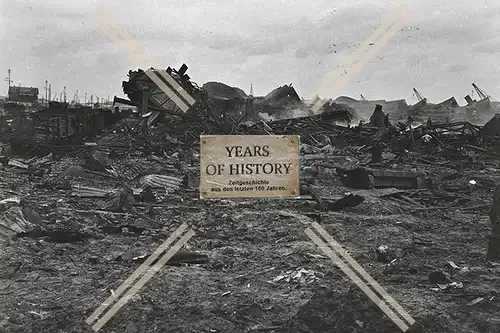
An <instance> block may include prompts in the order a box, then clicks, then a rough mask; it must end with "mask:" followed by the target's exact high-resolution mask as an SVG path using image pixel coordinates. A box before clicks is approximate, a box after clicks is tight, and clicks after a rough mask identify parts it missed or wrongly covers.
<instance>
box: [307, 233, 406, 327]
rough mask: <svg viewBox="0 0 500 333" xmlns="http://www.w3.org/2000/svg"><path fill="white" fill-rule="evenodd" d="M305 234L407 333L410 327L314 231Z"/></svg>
mask: <svg viewBox="0 0 500 333" xmlns="http://www.w3.org/2000/svg"><path fill="white" fill-rule="evenodd" d="M305 233H306V234H307V236H309V238H311V240H312V241H313V242H314V243H315V244H316V245H318V246H319V247H320V248H321V250H322V251H323V252H324V253H325V254H326V255H327V256H328V257H329V258H330V259H331V260H332V261H333V262H334V263H335V264H336V265H337V266H338V267H339V268H340V269H341V270H342V272H344V274H345V275H347V276H348V277H349V279H351V281H352V282H354V284H356V285H357V286H358V287H359V288H360V289H361V290H362V291H363V292H364V293H365V294H366V296H368V297H369V298H370V299H371V300H372V301H373V303H375V304H376V305H377V306H378V307H379V308H380V310H382V311H383V312H384V313H385V314H386V315H387V317H389V318H390V319H391V320H392V321H393V322H394V323H395V324H396V325H397V326H398V327H399V328H400V329H401V330H402V331H403V332H406V331H407V330H408V329H409V327H408V325H406V324H405V323H404V322H403V321H402V320H401V318H399V317H398V316H397V315H396V314H395V313H394V311H392V310H391V309H390V308H389V307H388V306H387V305H386V304H385V303H384V301H382V300H381V299H380V298H379V297H378V296H377V295H376V294H375V293H374V292H373V291H371V289H370V288H369V287H368V286H367V285H366V284H365V283H364V282H363V281H362V280H361V279H359V278H358V276H357V275H356V273H354V271H353V270H352V269H350V268H349V267H348V266H347V265H346V264H345V263H344V262H343V261H342V260H340V258H339V257H338V256H337V255H336V254H335V253H334V252H333V251H332V250H331V249H329V248H328V245H327V244H326V243H324V242H323V241H322V240H321V239H319V237H318V236H316V234H315V233H314V232H313V231H312V229H310V228H307V229H306V230H305Z"/></svg>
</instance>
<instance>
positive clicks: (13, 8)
mask: <svg viewBox="0 0 500 333" xmlns="http://www.w3.org/2000/svg"><path fill="white" fill-rule="evenodd" d="M401 3H406V4H407V5H408V6H409V9H408V12H409V14H410V15H409V19H408V20H407V21H406V22H405V24H404V25H403V27H402V29H401V30H400V31H398V32H397V34H396V35H395V36H394V37H393V38H392V39H391V40H390V41H389V43H388V44H387V45H386V46H385V47H384V48H383V49H382V50H381V52H380V53H379V54H378V55H377V56H376V57H374V58H373V59H372V60H371V61H370V62H369V63H367V64H366V65H365V66H364V67H363V68H362V69H361V70H360V71H359V72H358V73H357V74H355V75H354V76H352V77H351V78H350V80H349V81H348V82H347V83H346V84H345V85H344V86H343V87H342V88H341V89H339V90H338V91H337V92H336V93H335V96H328V97H334V98H335V97H337V96H340V95H348V96H352V97H354V98H359V95H360V94H363V95H364V96H365V97H366V98H367V99H387V100H389V99H399V98H405V99H406V100H407V102H408V103H415V99H414V97H413V94H412V88H413V87H416V88H417V89H418V90H419V91H420V92H421V93H422V94H423V95H424V96H426V97H427V98H428V99H429V100H431V101H434V102H437V101H441V100H444V99H447V98H449V97H451V96H455V97H456V98H457V100H458V101H459V103H460V104H465V103H464V100H463V96H465V95H466V94H470V93H471V91H472V87H471V83H472V82H475V83H476V84H477V85H478V86H479V87H481V88H482V89H483V90H485V91H486V92H487V93H488V94H490V95H491V96H492V97H493V98H494V99H496V100H499V99H500V1H498V0H491V1H487V0H440V1H430V0H412V1H402V0H366V1H361V0H345V1H339V0H329V1H327V0H321V1H313V0H294V1H278V0H245V1H243V0H240V1H236V0H232V1H230V0H210V1H208V0H206V1H196V0H179V1H170V0H158V1H153V0H126V1H125V0H105V1H97V0H91V1H87V0H78V1H74V0H50V1H49V0H0V25H1V26H0V39H1V44H2V48H1V50H0V71H1V72H2V75H3V76H2V78H4V77H6V76H7V69H9V68H10V69H11V70H12V80H13V81H14V83H15V84H16V85H17V84H19V83H21V84H22V85H27V86H37V87H38V88H39V89H40V90H41V88H42V87H43V85H44V82H45V80H49V82H50V83H52V91H53V93H59V92H61V91H62V89H63V86H64V85H66V86H67V92H68V98H69V99H70V98H71V97H72V95H73V93H74V92H75V90H76V89H78V90H79V95H80V99H81V100H83V96H84V93H85V92H86V93H88V95H89V96H90V94H93V95H94V96H96V95H97V96H99V97H103V98H107V96H108V95H110V96H111V98H112V97H113V96H114V95H118V96H123V92H122V89H121V81H123V80H126V79H127V76H126V75H127V72H128V70H129V69H131V68H136V67H134V65H133V63H132V62H131V61H130V60H129V58H128V57H127V55H126V54H125V53H124V52H122V51H121V50H120V49H119V48H118V47H117V46H116V45H115V43H114V42H113V41H112V40H111V39H110V38H109V37H108V36H107V35H106V34H105V33H103V32H102V31H101V30H100V29H99V27H98V26H97V24H96V23H95V22H94V21H92V20H91V19H90V18H89V13H90V12H91V11H93V10H94V9H95V8H97V6H99V5H103V6H104V8H105V10H106V12H107V14H109V15H110V17H112V18H114V19H116V20H117V21H119V22H120V23H121V24H122V25H123V27H124V28H125V29H126V30H127V31H128V32H129V33H130V34H131V35H132V36H134V37H135V38H136V40H137V41H139V43H140V44H141V45H142V46H143V47H145V48H146V49H147V50H148V51H149V52H151V54H152V55H153V56H154V57H155V58H156V59H157V60H158V61H159V62H160V63H161V64H163V65H164V66H165V68H166V67H167V66H172V67H175V68H178V67H179V66H180V65H181V64H182V63H183V62H185V63H186V64H187V65H188V66H189V70H188V74H189V75H190V76H191V78H192V80H193V81H195V82H196V83H198V84H199V85H200V86H201V85H202V84H203V83H205V82H207V81H220V82H224V83H226V84H229V85H232V86H238V87H240V88H242V89H243V90H245V91H246V92H247V93H248V92H249V87H250V84H253V85H254V94H255V95H264V94H266V93H268V92H269V91H270V90H272V89H273V88H275V87H276V85H283V84H288V83H293V85H294V86H295V88H296V90H297V92H298V93H299V95H300V96H301V97H304V98H309V97H313V96H314V95H315V94H316V91H317V89H318V88H319V85H320V83H321V82H322V80H323V78H324V76H325V75H326V74H328V73H330V72H331V71H333V70H335V69H336V68H338V67H339V66H340V65H342V64H343V63H344V62H345V60H346V58H347V57H348V56H349V55H350V54H352V53H353V52H354V51H355V50H356V48H357V46H358V45H359V44H361V43H362V42H363V41H364V40H365V39H366V38H367V37H368V36H369V35H370V34H371V33H372V32H373V31H374V30H375V29H376V28H377V27H378V26H379V25H380V24H381V23H382V22H384V21H385V20H386V19H387V17H388V16H390V15H391V14H392V13H394V12H395V11H396V5H398V4H401ZM149 65H150V64H143V67H148V66H149ZM3 83H4V85H3V86H2V87H3V89H0V95H6V91H7V83H6V82H3ZM41 91H42V90H41ZM322 97H325V96H322Z"/></svg>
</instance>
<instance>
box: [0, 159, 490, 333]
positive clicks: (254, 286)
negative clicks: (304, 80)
mask: <svg viewBox="0 0 500 333" xmlns="http://www.w3.org/2000/svg"><path fill="white" fill-rule="evenodd" d="M188 160H190V162H186V163H185V164H183V166H182V168H181V169H180V170H179V169H177V170H176V169H175V167H172V166H171V165H170V164H169V163H170V162H169V161H168V160H165V161H164V162H158V161H153V160H148V159H147V158H142V159H141V160H139V161H140V162H138V163H142V164H144V165H146V166H148V167H150V168H153V169H154V168H156V172H157V173H162V174H168V175H173V176H182V175H184V174H186V173H193V172H194V173H195V170H196V168H197V166H196V161H194V160H193V159H192V158H191V159H188ZM118 161H119V160H118ZM78 163H79V162H78V161H77V160H75V159H70V158H65V159H63V160H61V161H57V162H52V163H51V169H50V172H49V173H48V174H46V175H44V176H34V175H28V174H25V173H23V171H22V170H20V169H16V168H10V167H4V168H0V177H1V181H0V200H2V199H5V198H8V197H11V196H13V195H14V194H16V195H18V196H19V197H23V198H26V199H27V201H28V202H29V204H30V205H32V207H34V208H35V209H36V210H38V211H39V212H40V213H41V214H42V216H43V219H44V222H43V224H42V226H43V227H44V228H45V229H46V230H48V231H49V232H48V233H46V234H45V235H35V236H31V237H27V236H25V237H19V238H15V239H11V240H6V239H4V240H2V243H1V245H0V253H1V256H0V332H9V333H11V332H12V333H16V332H23V333H24V332H51V333H52V332H61V333H62V332H65V333H66V332H68V333H69V332H78V333H81V332H93V331H92V329H91V327H90V326H89V325H87V324H86V323H85V320H86V318H87V317H88V316H89V315H90V314H91V313H92V312H93V311H94V310H95V309H96V308H97V307H98V306H99V305H100V304H101V303H102V302H103V301H104V300H105V299H106V298H107V297H108V296H109V295H110V293H111V290H116V289H117V288H118V286H119V285H120V284H121V283H122V282H123V281H124V280H125V279H126V278H127V277H128V276H129V275H130V274H131V273H132V272H133V271H134V270H135V269H136V268H137V267H138V266H139V265H140V261H139V260H134V259H133V258H134V257H137V256H141V255H149V254H151V253H152V252H153V251H154V249H156V247H157V246H158V245H159V244H160V243H161V242H163V241H164V240H165V239H166V238H168V237H169V235H170V234H171V233H172V232H173V231H174V230H175V229H177V228H178V227H179V226H180V225H181V224H182V223H188V224H189V225H190V226H191V227H192V228H193V229H194V230H195V232H196V235H195V236H194V237H193V238H192V239H191V240H190V241H189V242H188V244H187V246H186V249H188V250H196V251H201V252H202V253H205V254H207V255H208V256H209V262H208V263H205V264H199V265H184V266H164V268H163V269H161V271H159V272H158V273H157V274H156V275H155V276H154V277H153V278H152V279H151V280H150V281H149V282H148V283H147V284H146V285H145V286H144V288H143V289H142V290H141V291H140V292H139V293H138V294H137V295H136V296H135V297H134V298H133V299H132V300H131V301H130V302H129V303H128V304H126V305H125V306H124V307H123V308H122V309H121V310H120V311H119V312H118V313H117V314H116V315H115V316H114V317H113V318H112V319H111V320H110V321H109V322H108V323H107V324H106V325H105V326H104V327H103V328H102V329H101V330H100V332H103V333H108V332H109V333H111V332H117V333H118V332H120V333H128V332H134V333H136V332H148V333H150V332H271V333H272V332H275V333H278V332H279V333H284V332H301V333H302V332H303V333H306V332H307V333H320V332H335V333H343V332H346V333H349V332H364V333H365V332H399V331H400V330H399V329H398V328H397V326H396V325H395V324H393V323H392V322H391V321H390V320H389V319H388V318H387V317H385V315H384V314H383V313H382V311H381V310H379V309H378V307H376V306H375V305H374V304H373V303H372V302H371V301H370V300H369V299H368V297H366V296H365V295H364V294H363V293H362V292H361V291H360V290H359V289H358V288H357V287H356V286H355V285H354V284H353V283H352V282H351V281H350V280H349V279H348V278H347V277H346V276H345V275H344V274H343V273H342V272H341V271H340V269H338V268H336V267H335V265H334V264H333V263H332V262H331V261H330V259H328V258H327V257H326V256H325V255H324V254H323V252H322V251H321V250H320V249H319V248H318V247H317V246H316V245H315V244H314V243H313V242H312V241H311V240H310V239H309V238H308V237H307V235H306V234H305V233H304V230H305V229H306V228H307V227H308V226H309V225H310V223H311V222H313V221H317V222H319V223H320V224H321V225H322V226H323V227H324V228H325V229H326V230H327V231H328V232H329V233H330V234H331V235H332V236H333V237H334V238H335V239H336V240H337V241H338V242H339V243H341V244H342V245H343V246H344V247H345V249H346V250H348V251H349V253H350V254H351V255H352V256H353V257H354V259H356V260H357V261H358V263H359V264H360V265H362V266H363V267H364V268H365V269H366V270H367V271H368V273H370V274H371V275H372V276H373V277H374V278H375V280H377V281H378V282H379V283H380V284H381V285H382V286H383V287H384V288H385V289H386V290H387V291H388V293H389V294H390V295H391V296H392V297H394V298H395V299H396V300H397V301H398V302H399V303H400V304H401V306H402V307H403V308H404V309H405V310H406V311H408V312H409V313H410V314H411V315H412V316H413V318H415V320H416V321H417V324H416V325H415V327H414V328H413V329H414V331H415V332H444V333H446V332H453V333H471V332H492V333H494V332H500V313H499V310H500V300H499V298H498V296H496V292H495V291H497V290H499V289H500V266H498V265H493V264H488V263H486V261H485V256H486V247H487V239H488V236H489V233H490V230H491V225H490V222H489V219H488V217H487V210H484V209H483V210H478V211H475V212H473V213H468V214H466V213H464V212H461V211H459V210H458V209H455V208H452V209H437V210H436V209H434V210H417V209H414V208H415V207H414V206H411V205H408V206H404V205H402V204H401V203H396V202H394V201H391V200H387V199H384V198H380V197H378V195H377V192H376V191H364V193H363V195H364V196H365V198H366V200H365V202H363V203H362V204H361V205H359V206H357V207H355V208H349V209H346V210H344V211H342V212H337V213H334V212H320V211H319V210H317V207H315V206H314V205H313V202H311V201H305V200H281V199H277V200H205V201H202V200H200V199H198V193H197V188H196V177H194V180H193V181H192V183H191V185H190V186H189V187H188V188H187V189H180V190H179V191H178V192H177V193H174V194H168V195H167V194H164V195H162V196H159V198H158V207H154V205H153V207H151V206H148V205H143V206H133V207H132V208H131V209H130V210H129V211H128V213H127V214H119V215H118V214H109V213H102V212H88V211H92V210H95V209H98V208H97V204H99V202H100V201H102V199H83V198H77V197H74V196H71V191H70V190H65V189H54V186H55V185H54V184H55V183H57V181H53V182H48V181H47V179H54V180H57V179H59V178H60V177H59V176H58V175H59V174H60V172H61V171H64V170H65V169H66V168H67V167H68V166H70V165H76V164H78ZM189 164H190V165H191V166H189ZM399 167H400V168H406V169H409V168H415V166H411V165H406V166H403V165H400V166H399ZM432 169H433V170H434V171H433V172H436V173H438V172H443V173H446V172H448V173H449V172H451V171H450V170H447V169H445V168H444V167H443V168H441V169H437V167H432ZM483 173H486V174H483V175H482V176H483V177H486V176H489V175H491V174H493V175H494V174H495V173H496V174H497V175H498V173H497V171H495V170H493V169H492V170H490V171H484V172H483ZM332 178H333V177H332V176H331V175H328V174H323V175H322V176H320V177H318V178H317V179H316V185H315V188H316V189H317V190H318V191H319V193H321V195H324V196H328V195H342V194H343V193H344V192H346V191H348V190H347V189H346V188H343V187H341V186H340V185H339V184H338V182H336V181H333V180H332ZM69 181H70V182H71V183H72V184H82V185H87V186H95V187H98V188H113V187H116V186H118V185H119V184H118V183H116V181H115V180H112V179H109V178H103V177H99V176H95V175H92V176H90V177H87V178H82V179H80V178H79V179H72V178H71V179H69ZM457 182H458V183H460V182H464V183H465V185H464V186H465V188H467V186H468V184H467V179H466V178H464V179H461V180H457ZM193 184H194V185H193ZM131 185H134V186H137V183H135V182H133V183H132V184H131ZM56 187H57V186H56ZM470 191H476V190H470ZM490 192H491V190H489V189H479V190H477V193H476V194H475V195H477V196H479V197H481V198H482V199H483V200H484V201H485V202H488V200H489V198H490V197H489V195H490ZM0 208H1V207H0ZM6 208H7V205H6V206H5V207H3V208H2V210H3V209H6ZM85 211H87V212H85ZM103 226H115V227H121V226H127V229H121V230H120V228H114V229H112V228H107V229H103V228H102V227H103ZM134 227H136V228H134ZM55 230H59V231H60V232H61V231H62V232H65V233H64V234H61V233H60V234H59V237H55V236H57V235H56V234H55V233H54V232H53V231H55ZM111 230H112V231H111ZM120 231H121V232H120ZM51 236H52V237H51ZM80 238H81V239H80ZM380 245H387V246H388V248H389V249H390V251H392V252H393V254H394V255H393V256H394V257H395V258H397V260H396V261H395V262H393V263H392V264H390V265H389V264H387V263H382V262H379V261H377V260H376V253H375V249H376V248H377V247H378V246H380ZM449 261H452V262H453V263H455V264H456V265H457V266H458V268H453V267H451V266H450V264H449V263H448V262H449ZM300 268H304V269H306V270H308V272H309V275H308V277H307V278H306V279H304V280H303V281H299V279H293V278H292V279H287V278H286V276H290V274H292V275H293V274H295V273H296V272H297V271H298V270H299V269H300ZM289 271H291V273H287V272H289ZM433 271H442V272H445V273H446V274H448V275H449V279H450V282H461V283H463V288H457V289H453V288H447V289H440V288H439V287H438V286H437V285H436V284H431V283H429V281H428V274H429V273H431V272H433ZM283 273H287V274H288V275H286V276H285V277H283V278H282V279H281V280H278V281H273V279H274V278H276V277H277V276H279V275H280V274H283ZM478 297H482V298H483V300H482V301H481V302H478V303H477V304H474V305H470V304H471V303H469V302H471V301H473V300H475V299H477V298H478ZM468 303H469V305H468Z"/></svg>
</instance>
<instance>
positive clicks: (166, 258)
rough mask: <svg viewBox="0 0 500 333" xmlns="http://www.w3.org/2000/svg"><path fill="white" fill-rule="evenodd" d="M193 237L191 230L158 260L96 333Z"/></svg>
mask: <svg viewBox="0 0 500 333" xmlns="http://www.w3.org/2000/svg"><path fill="white" fill-rule="evenodd" d="M193 236H194V231H193V230H192V229H190V230H189V231H188V232H187V233H186V234H185V235H184V236H182V238H181V239H180V240H179V241H178V242H177V243H176V244H175V245H174V246H173V247H172V248H171V249H170V250H169V251H168V252H167V253H166V254H165V255H163V257H161V259H160V260H158V262H157V263H156V264H155V265H154V266H153V267H151V268H150V269H149V270H148V271H147V273H146V274H144V275H143V277H142V278H141V279H140V280H139V281H137V283H136V284H135V285H133V286H132V287H131V288H130V289H129V291H127V293H126V294H125V295H124V296H123V297H122V298H120V299H119V300H118V302H117V303H116V304H115V305H113V307H111V309H110V310H109V311H108V312H107V313H106V314H105V315H104V316H103V317H102V318H101V319H100V320H99V321H98V322H97V323H96V324H95V325H94V326H92V329H93V330H94V331H96V332H97V331H98V330H99V329H101V327H103V326H104V325H105V324H106V323H107V322H108V320H110V319H111V317H113V316H114V315H115V314H116V313H117V312H118V310H120V309H121V308H122V307H123V306H124V305H125V304H127V302H128V301H129V300H130V299H131V298H132V297H133V296H134V295H135V294H136V293H137V292H138V291H139V290H140V289H141V288H142V287H143V286H144V285H145V284H146V283H147V282H148V281H149V280H150V279H151V278H152V277H153V275H154V274H155V273H156V272H158V271H159V270H160V269H161V268H162V267H163V266H164V265H165V264H166V263H167V261H169V260H170V258H172V257H173V255H174V254H175V253H177V251H179V250H180V249H181V248H182V247H183V246H184V244H186V243H187V242H188V240H189V239H191V237H193Z"/></svg>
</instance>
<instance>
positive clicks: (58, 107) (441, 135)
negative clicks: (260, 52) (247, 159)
mask: <svg viewBox="0 0 500 333" xmlns="http://www.w3.org/2000/svg"><path fill="white" fill-rule="evenodd" d="M187 69H188V67H187V66H186V65H185V64H183V65H182V66H181V67H180V69H179V70H175V69H173V68H171V67H168V68H167V69H166V71H162V72H163V74H164V75H165V73H166V75H168V76H169V77H170V78H171V79H172V80H174V81H175V85H178V86H180V87H181V88H182V89H183V90H184V91H185V93H187V94H188V95H189V96H190V97H192V99H193V100H194V103H188V102H187V101H186V97H185V96H186V95H185V94H182V93H180V90H181V89H174V88H172V84H169V83H168V82H167V80H164V79H162V81H163V83H164V84H165V85H166V86H167V87H169V88H170V89H171V92H173V93H174V94H175V95H174V94H172V93H171V94H170V95H167V94H166V93H165V92H164V91H163V89H162V88H160V87H159V86H158V85H157V84H156V83H155V82H154V81H153V80H152V79H151V76H150V74H151V73H154V74H155V75H156V74H157V73H158V71H157V70H155V69H153V68H151V69H150V70H148V71H147V72H145V71H143V70H142V69H138V70H137V71H132V70H130V71H129V73H128V81H123V82H122V87H123V92H124V93H125V95H127V97H128V99H124V98H119V97H116V96H115V97H114V101H113V105H114V107H113V108H100V107H99V105H94V107H86V106H83V105H80V104H76V105H70V104H68V103H60V102H50V105H49V107H48V108H44V109H41V110H38V111H34V112H26V110H25V109H24V107H23V106H22V105H16V104H13V105H12V106H10V108H7V107H6V111H7V115H3V116H2V117H1V118H0V139H2V141H4V142H10V143H11V145H12V144H14V145H15V144H16V143H17V144H21V145H25V146H28V147H31V148H33V147H41V146H43V147H49V148H50V149H52V150H57V149H63V148H65V147H73V148H75V147H77V146H78V145H79V144H80V145H82V146H84V145H85V144H84V141H89V139H93V138H95V137H96V136H99V137H100V138H102V137H105V136H106V135H107V134H109V133H112V132H115V133H116V132H117V131H120V132H125V133H126V134H127V136H128V139H129V140H128V141H129V142H128V143H129V146H130V144H133V143H134V142H135V143H139V142H140V143H144V142H145V143H151V142H152V141H156V142H158V140H159V139H163V138H164V137H165V135H167V136H168V137H175V138H177V140H176V141H177V142H184V143H186V144H193V143H194V142H196V141H197V140H198V139H199V135H200V134H276V135H281V134H300V135H301V138H302V140H303V142H304V143H309V144H319V143H321V142H324V141H325V139H326V140H327V141H329V142H333V141H338V140H337V139H338V138H340V139H341V140H342V141H346V140H347V141H353V140H354V141H356V142H358V143H361V144H368V145H370V144H371V143H372V139H373V138H375V139H377V138H378V139H380V140H390V139H392V138H393V137H394V136H400V137H401V136H402V137H407V138H408V137H412V140H413V139H414V138H413V136H415V133H417V134H418V133H419V131H421V129H422V128H424V129H426V130H427V131H428V132H430V133H420V134H419V135H426V134H427V135H431V136H432V137H433V138H434V139H435V142H439V146H440V147H441V148H444V147H445V144H444V143H442V141H443V140H444V141H446V140H448V141H449V140H450V137H453V138H455V139H457V140H458V139H460V140H458V141H457V140H455V144H458V145H462V144H464V143H465V144H469V147H468V149H472V148H470V147H471V146H472V147H475V148H476V150H477V149H480V150H481V149H483V150H484V149H487V148H484V147H478V145H481V144H488V145H490V146H491V145H495V144H496V141H495V140H494V139H493V138H496V137H498V135H500V131H499V130H498V127H499V125H498V124H497V123H498V121H497V120H498V117H495V118H494V119H492V120H491V121H490V123H488V124H487V125H485V126H484V128H483V127H481V126H476V125H472V124H470V123H468V122H460V123H453V124H430V123H427V124H425V125H424V124H421V125H420V126H417V127H415V126H414V125H412V124H411V120H410V119H409V120H408V121H406V122H399V123H396V124H395V125H392V124H390V123H389V122H388V120H387V119H380V120H379V121H371V122H370V123H368V124H364V125H362V124H360V125H362V126H357V127H355V128H352V127H350V126H347V127H346V126H339V125H337V124H336V123H337V122H343V123H344V124H349V123H350V122H351V121H353V120H354V119H356V118H357V114H356V111H355V110H354V109H352V108H351V107H349V106H347V105H345V104H337V103H335V102H332V101H331V100H328V101H325V102H324V104H323V106H322V108H321V110H320V112H319V113H318V114H315V115H313V114H312V111H311V105H310V104H307V103H306V102H304V101H303V100H301V99H300V97H299V96H298V94H297V93H296V91H295V89H293V87H292V86H291V84H290V85H285V86H282V87H279V88H277V89H275V90H273V91H272V92H271V93H270V94H268V95H267V96H265V97H255V98H254V97H253V96H246V95H245V94H244V93H243V95H245V96H244V97H243V98H234V100H231V99H228V98H221V97H220V96H217V94H215V93H214V92H213V91H210V93H209V92H207V90H208V89H204V88H200V87H199V86H198V85H197V84H196V83H194V82H192V81H191V80H190V77H189V75H187V74H186V71H187ZM158 77H159V78H161V75H158ZM168 81H170V79H169V80H168ZM156 82H157V81H156ZM170 82H172V81H170ZM204 87H205V86H204ZM228 88H230V87H228ZM233 89H236V88H233ZM174 100H176V101H177V103H176V102H174ZM179 100H180V101H181V103H179ZM180 104H181V105H180ZM182 104H183V105H184V106H187V108H186V107H184V108H183V107H182ZM119 105H120V106H119ZM123 105H126V106H131V107H134V108H136V109H137V110H138V111H139V112H133V111H132V109H131V108H128V109H124V108H123ZM289 105H293V107H294V108H298V109H300V110H301V111H302V112H301V113H302V114H309V116H302V117H294V118H288V119H279V120H272V121H267V122H266V121H264V120H262V118H261V117H259V115H258V113H259V112H262V111H265V112H275V113H276V114H278V113H279V112H280V111H282V110H283V109H284V108H286V107H288V106H289ZM376 111H378V112H379V113H380V112H381V117H384V116H385V117H386V118H387V117H388V115H384V113H383V112H382V111H381V109H377V110H376ZM375 114H376V112H375V113H374V115H375ZM130 116H134V117H135V118H137V121H136V123H135V124H134V125H132V126H130V125H127V124H124V123H122V122H120V120H122V119H124V118H128V117H130ZM378 116H380V114H379V115H378ZM378 116H377V117H378ZM372 118H373V117H372ZM375 118H376V117H375ZM400 118H401V117H400ZM402 118H406V117H402ZM495 119H497V120H495ZM118 122H120V123H119V124H117V123H118ZM493 123H495V124H496V125H495V124H493ZM128 124H130V122H129V123H128ZM417 139H418V138H417ZM463 140H465V141H466V142H463ZM485 140H486V141H487V142H486V141H485ZM470 142H472V143H473V144H470ZM82 143H83V144H82ZM160 143H161V141H160ZM68 144H69V145H68ZM136 146H138V145H136ZM446 147H447V148H450V147H449V146H446ZM462 148H463V147H462Z"/></svg>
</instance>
